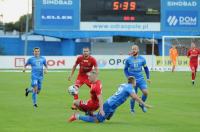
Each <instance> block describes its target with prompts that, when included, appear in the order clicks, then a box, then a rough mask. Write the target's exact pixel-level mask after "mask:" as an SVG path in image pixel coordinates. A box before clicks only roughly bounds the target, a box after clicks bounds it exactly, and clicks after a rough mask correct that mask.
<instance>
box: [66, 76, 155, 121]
mask: <svg viewBox="0 0 200 132" xmlns="http://www.w3.org/2000/svg"><path fill="white" fill-rule="evenodd" d="M127 80H128V82H127V83H124V84H121V85H120V86H119V87H118V91H117V92H116V93H115V94H114V95H113V96H111V97H110V98H108V99H107V100H106V102H105V103H104V104H103V111H104V113H105V114H102V113H101V112H98V114H96V115H93V116H84V115H80V114H73V115H72V116H71V117H70V119H69V122H72V121H75V120H82V121H85V122H92V123H98V122H104V121H105V120H110V118H111V117H112V116H113V115H114V113H115V111H116V109H117V108H118V107H119V106H120V105H122V104H123V103H124V102H125V101H126V100H127V99H128V97H131V98H132V99H133V100H136V101H137V102H139V104H140V105H142V106H145V107H146V108H151V106H150V105H147V104H145V103H144V102H143V101H142V100H141V99H140V98H139V97H138V96H137V94H136V92H135V90H134V89H133V87H135V85H136V81H135V78H134V77H131V76H129V77H128V79H127Z"/></svg>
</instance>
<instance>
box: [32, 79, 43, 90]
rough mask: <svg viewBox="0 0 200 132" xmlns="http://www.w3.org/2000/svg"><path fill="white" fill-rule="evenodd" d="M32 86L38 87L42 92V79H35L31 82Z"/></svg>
mask: <svg viewBox="0 0 200 132" xmlns="http://www.w3.org/2000/svg"><path fill="white" fill-rule="evenodd" d="M31 86H32V87H37V88H38V90H39V91H40V90H41V89H42V79H33V78H32V80H31Z"/></svg>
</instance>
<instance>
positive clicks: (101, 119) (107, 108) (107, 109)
mask: <svg viewBox="0 0 200 132" xmlns="http://www.w3.org/2000/svg"><path fill="white" fill-rule="evenodd" d="M103 110H104V112H105V115H104V116H102V115H101V114H100V113H98V114H97V115H96V118H97V120H98V121H99V122H104V121H105V120H106V119H107V120H110V118H111V117H112V116H113V114H114V113H115V110H113V109H112V108H111V107H110V106H109V105H108V103H107V102H105V103H104V104H103Z"/></svg>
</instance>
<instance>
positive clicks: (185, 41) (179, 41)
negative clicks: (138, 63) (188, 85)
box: [159, 36, 200, 71]
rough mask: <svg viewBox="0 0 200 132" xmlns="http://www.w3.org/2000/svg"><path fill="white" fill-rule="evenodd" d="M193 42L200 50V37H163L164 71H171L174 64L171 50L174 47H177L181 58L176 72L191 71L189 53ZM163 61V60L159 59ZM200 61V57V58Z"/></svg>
mask: <svg viewBox="0 0 200 132" xmlns="http://www.w3.org/2000/svg"><path fill="white" fill-rule="evenodd" d="M191 42H195V44H196V47H197V48H200V36H163V37H162V64H160V66H161V65H162V68H161V69H162V71H170V70H171V67H172V62H171V59H170V56H169V50H170V48H171V47H172V45H175V46H176V49H177V51H178V54H179V57H178V59H177V63H176V71H189V70H190V69H189V59H188V57H187V51H188V49H189V48H190V47H191ZM159 59H160V61H161V58H159ZM199 60H200V57H199ZM199 62H200V61H199Z"/></svg>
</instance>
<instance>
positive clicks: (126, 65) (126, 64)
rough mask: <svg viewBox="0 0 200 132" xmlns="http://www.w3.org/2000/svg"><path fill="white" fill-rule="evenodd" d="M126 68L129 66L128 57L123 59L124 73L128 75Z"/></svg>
mask: <svg viewBox="0 0 200 132" xmlns="http://www.w3.org/2000/svg"><path fill="white" fill-rule="evenodd" d="M128 68H129V63H128V59H127V60H126V61H125V66H124V74H125V76H126V77H128V76H129V73H128Z"/></svg>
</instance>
